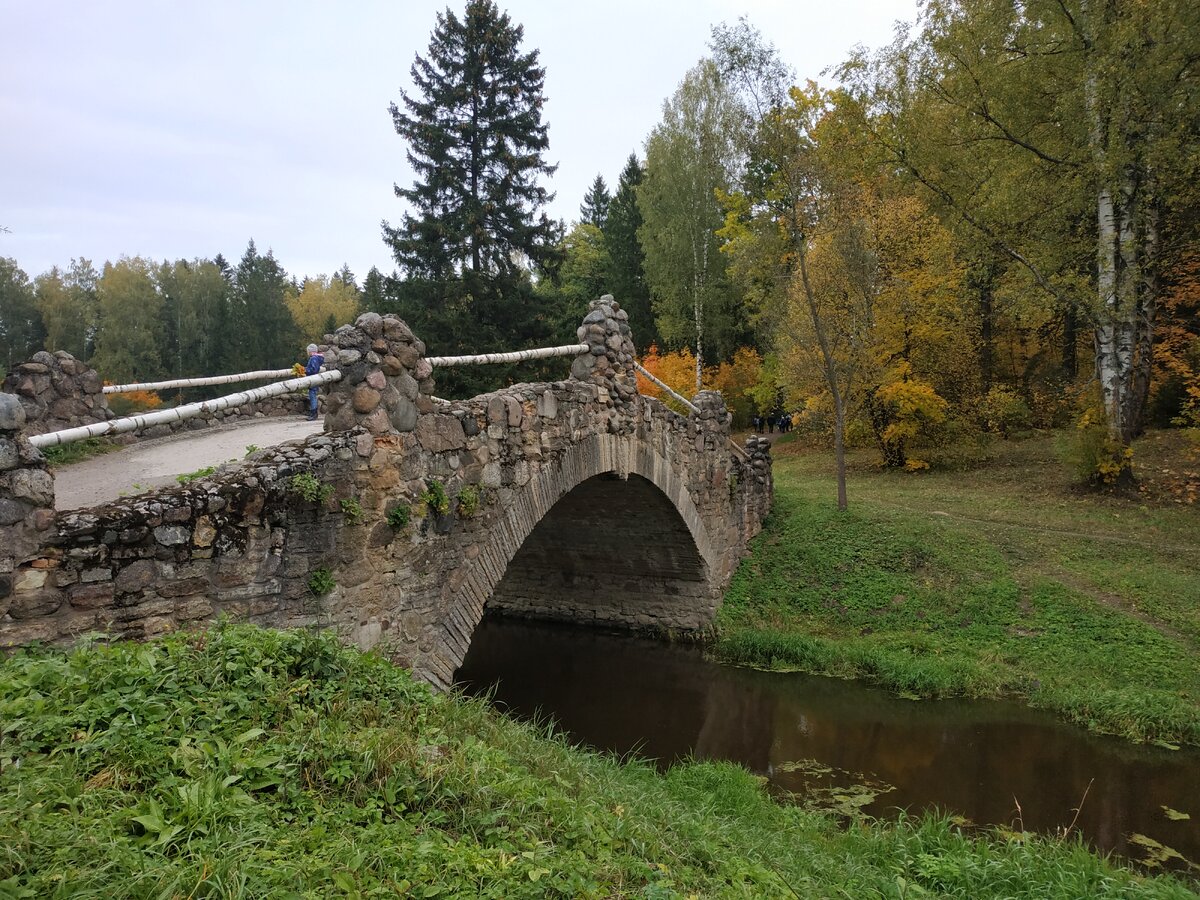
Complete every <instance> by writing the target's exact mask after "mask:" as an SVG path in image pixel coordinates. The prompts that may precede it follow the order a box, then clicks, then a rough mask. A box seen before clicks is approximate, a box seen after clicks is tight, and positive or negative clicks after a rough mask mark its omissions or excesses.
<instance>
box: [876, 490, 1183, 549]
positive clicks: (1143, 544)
mask: <svg viewBox="0 0 1200 900" xmlns="http://www.w3.org/2000/svg"><path fill="white" fill-rule="evenodd" d="M872 502H873V503H874V504H875V505H877V506H886V507H889V508H891V509H902V510H904V511H905V512H913V513H920V514H921V515H926V516H938V517H940V518H944V519H954V520H956V521H960V522H974V523H976V524H978V525H998V526H1000V527H1002V528H1016V529H1018V530H1020V531H1036V532H1039V533H1041V534H1053V535H1056V536H1058V537H1069V538H1077V539H1079V540H1081V541H1111V542H1112V543H1114V544H1126V545H1128V546H1130V547H1140V548H1142V549H1144V550H1169V551H1171V552H1173V553H1197V552H1200V547H1198V546H1197V545H1192V546H1188V545H1185V544H1164V543H1162V542H1161V541H1140V540H1138V539H1137V538H1130V537H1123V536H1122V535H1118V534H1099V533H1096V532H1087V531H1070V530H1068V529H1065V528H1047V527H1045V526H1042V525H1032V524H1030V523H1029V522H1008V521H1005V520H1004V519H984V518H981V517H979V516H967V515H963V514H962V513H950V512H946V511H945V510H941V509H934V510H928V509H921V508H920V507H916V506H906V505H905V504H903V503H893V502H891V501H888V500H880V499H878V498H875V499H874V500H873V501H872Z"/></svg>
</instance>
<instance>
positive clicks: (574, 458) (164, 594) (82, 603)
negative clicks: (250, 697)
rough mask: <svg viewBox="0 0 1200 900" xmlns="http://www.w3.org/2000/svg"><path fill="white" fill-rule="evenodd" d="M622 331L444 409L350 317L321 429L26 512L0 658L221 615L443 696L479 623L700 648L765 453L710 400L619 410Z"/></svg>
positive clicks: (607, 323) (0, 612)
mask: <svg viewBox="0 0 1200 900" xmlns="http://www.w3.org/2000/svg"><path fill="white" fill-rule="evenodd" d="M621 312H622V311H621V310H620V308H619V306H618V305H617V304H615V303H613V302H611V301H610V300H609V298H602V299H601V300H600V301H597V302H596V303H595V304H594V308H593V309H592V310H589V316H593V314H597V313H598V314H599V315H596V316H594V318H593V321H591V322H587V323H586V324H585V326H584V327H583V328H582V329H581V333H580V342H581V343H582V344H587V345H588V351H587V353H586V354H580V355H579V356H578V357H576V359H575V361H574V363H573V366H572V369H573V374H576V375H578V373H577V372H576V369H578V370H579V372H581V373H582V375H583V377H582V378H581V377H572V378H570V379H568V380H564V381H557V382H550V383H539V384H520V385H514V386H511V387H508V388H505V389H503V390H500V391H496V392H493V393H490V394H484V395H481V396H478V397H473V398H470V399H468V400H460V401H453V402H449V403H439V402H435V401H434V400H433V397H432V391H433V382H432V377H431V364H430V363H429V362H428V360H426V359H425V356H424V351H425V348H424V345H423V344H422V343H421V342H420V341H419V340H417V339H416V338H415V337H414V336H413V335H412V333H411V331H409V330H408V328H407V326H406V325H404V323H403V322H401V321H400V320H398V319H395V318H394V317H390V316H384V317H380V316H374V315H373V314H367V315H365V316H362V317H360V318H359V320H358V321H357V322H356V323H355V324H354V325H353V326H345V327H343V328H342V329H339V330H338V331H337V332H336V333H335V334H334V335H333V336H331V341H330V343H331V344H332V347H331V350H330V353H329V362H330V364H331V365H332V366H334V367H337V368H338V369H339V370H340V371H341V372H342V373H343V376H342V379H341V381H340V382H339V383H338V385H337V387H336V388H334V392H335V393H334V394H331V396H330V398H329V406H328V408H329V414H328V416H327V418H326V429H327V430H326V432H325V433H323V434H321V435H317V436H314V437H312V438H309V439H308V440H307V441H304V442H299V443H295V444H292V445H284V446H282V447H278V448H272V449H270V450H266V451H260V452H258V453H256V454H255V455H253V456H252V457H251V458H250V459H249V460H247V461H245V462H243V463H240V464H237V465H235V466H233V467H232V468H230V469H228V470H227V471H225V472H222V473H219V474H218V475H216V476H213V477H211V478H206V479H201V480H199V481H197V482H194V483H192V484H190V485H186V486H183V487H180V488H175V489H172V490H168V491H162V492H158V493H156V494H152V495H147V496H143V497H137V498H130V499H127V500H122V501H119V502H116V503H112V504H107V505H105V506H103V507H98V508H96V509H91V510H84V511H81V512H75V513H69V514H67V513H61V514H58V515H57V516H51V515H50V513H49V512H48V511H46V510H43V513H44V514H43V518H47V519H49V525H50V527H49V530H48V532H47V533H45V534H42V535H41V536H40V538H39V539H38V540H37V541H34V542H33V543H34V544H35V545H36V546H32V547H31V548H29V549H28V552H26V551H24V550H23V551H22V552H21V554H20V555H18V556H15V557H14V565H13V569H14V571H13V572H12V573H11V574H12V575H13V578H11V579H10V580H9V581H8V582H7V583H5V582H3V581H0V646H4V645H7V646H13V645H18V644H22V643H27V642H29V641H32V640H42V641H48V642H61V643H65V642H69V641H70V640H72V639H73V638H74V637H76V636H78V635H79V634H81V633H86V632H93V631H99V632H104V633H107V634H109V635H111V636H114V637H133V638H141V637H149V636H153V635H155V634H159V633H162V632H163V631H167V630H170V629H173V628H177V627H182V626H186V625H188V624H190V623H193V622H200V621H204V620H208V619H211V618H213V617H215V616H218V615H220V614H222V613H226V614H230V615H233V616H235V617H238V618H246V619H249V620H251V621H255V622H258V623H260V624H264V625H271V626H280V627H294V626H300V625H326V626H328V627H333V628H336V629H337V630H338V631H339V633H341V634H342V635H343V636H344V637H345V638H346V639H347V640H350V641H354V642H355V643H357V644H358V645H359V646H361V647H364V648H369V647H379V648H380V649H381V650H384V651H385V652H388V653H389V654H391V655H392V656H393V657H394V658H396V659H397V660H399V661H401V662H404V663H406V664H408V665H411V666H412V667H413V668H414V669H415V670H416V671H417V672H418V673H419V674H421V675H423V676H424V677H425V678H427V679H428V680H430V681H431V682H433V683H434V684H437V685H442V686H445V685H447V684H449V683H450V681H451V679H452V678H453V674H454V670H455V668H456V667H457V666H458V664H459V663H460V662H461V660H462V658H463V655H464V654H465V652H466V649H467V646H468V644H469V643H470V638H471V634H472V632H473V630H474V627H475V625H476V623H477V622H478V621H479V619H480V617H481V616H482V615H483V613H484V610H485V607H487V608H491V609H493V610H497V611H499V612H503V613H507V614H512V615H527V616H535V617H542V618H561V619H570V620H575V621H591V622H604V623H609V624H619V625H624V626H629V627H635V628H647V629H652V630H669V631H679V630H682V631H702V630H704V629H705V628H706V627H707V626H708V625H709V624H710V623H711V621H712V618H713V616H714V615H715V612H716V609H717V606H718V604H719V602H720V598H721V595H722V593H723V591H724V588H725V586H726V585H727V584H728V581H729V578H730V577H731V575H732V573H733V570H734V568H735V566H736V564H737V562H738V560H739V558H740V557H741V555H742V554H743V553H744V552H745V549H746V546H747V542H748V540H749V539H750V537H752V536H753V535H754V534H755V533H757V531H758V530H759V528H760V525H761V521H762V518H763V516H765V514H766V512H767V510H768V509H769V506H770V492H771V476H770V457H769V449H768V448H767V446H766V444H765V442H762V443H761V444H760V443H759V442H757V441H752V442H751V443H750V444H749V445H748V446H747V448H746V449H745V450H740V449H736V448H733V447H732V445H731V444H730V441H729V422H730V416H729V414H728V412H727V410H726V408H725V405H724V401H723V399H722V398H721V396H720V394H717V393H714V392H703V393H701V394H699V395H698V396H697V397H696V398H695V400H694V404H693V405H694V407H695V410H694V411H693V412H692V413H691V414H690V415H688V416H683V415H679V414H677V413H675V412H673V411H672V410H670V409H669V408H668V407H666V406H665V405H664V404H663V403H661V402H660V401H658V400H656V399H652V398H648V397H643V396H640V395H638V394H637V393H636V384H635V382H634V376H633V366H632V359H633V357H632V341H631V340H630V333H629V330H628V323H627V320H626V319H624V318H622V317H621V316H620V315H619V314H620V313H621ZM601 319H602V320H603V321H601ZM590 326H596V328H594V329H593V328H590ZM601 330H602V332H603V333H602V334H601ZM601 338H602V340H601ZM610 340H611V343H610ZM600 348H603V349H600ZM559 349H568V350H569V351H570V352H575V349H574V348H559ZM595 350H599V352H594V351H595ZM585 357H586V358H587V361H586V362H581V360H583V359H584V358H585ZM601 361H603V362H601ZM364 389H369V391H370V393H368V392H367V390H364ZM414 395H415V396H414ZM29 449H30V450H32V448H29ZM33 452H34V453H36V451H33ZM38 455H39V456H40V454H38ZM31 459H32V457H31ZM33 462H34V463H36V460H34V461H33ZM34 467H35V468H36V465H35V466H34ZM297 476H303V477H299V478H298V477H297ZM30 573H32V574H30ZM38 573H42V574H38ZM18 583H19V584H21V585H22V586H23V588H22V590H21V591H20V592H17V591H15V590H14V589H13V588H14V585H15V584H18Z"/></svg>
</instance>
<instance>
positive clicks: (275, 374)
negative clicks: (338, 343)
mask: <svg viewBox="0 0 1200 900" xmlns="http://www.w3.org/2000/svg"><path fill="white" fill-rule="evenodd" d="M291 374H292V370H291V369H263V370H261V371H258V372H239V373H237V374H235V375H207V376H204V377H202V378H176V379H175V380H173V381H147V382H143V383H141V384H106V385H105V386H104V393H106V394H128V393H130V392H131V391H162V390H168V389H170V388H185V387H200V386H202V385H206V384H235V383H236V382H239V381H265V380H266V379H268V378H286V377H288V376H289V375H291Z"/></svg>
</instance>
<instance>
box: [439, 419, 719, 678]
mask: <svg viewBox="0 0 1200 900" xmlns="http://www.w3.org/2000/svg"><path fill="white" fill-rule="evenodd" d="M580 513H586V515H587V518H586V520H585V521H583V522H582V523H580V522H578V520H576V516H577V515H578V514H580ZM637 513H640V514H641V515H642V516H643V517H645V519H644V521H643V523H642V525H643V527H642V528H640V529H638V531H639V532H640V533H639V534H636V535H635V534H630V533H628V532H626V533H625V535H624V540H622V539H621V538H615V539H614V537H613V536H612V530H613V529H620V528H621V527H622V525H623V524H627V521H628V516H629V515H631V514H637ZM573 520H575V521H576V525H577V527H576V528H575V530H574V534H573V541H572V543H571V544H561V543H558V542H557V541H556V537H557V534H556V529H559V528H561V527H562V526H563V525H564V524H568V523H571V522H572V521H573ZM578 526H581V527H578ZM606 531H607V532H608V533H605V532H606ZM488 535H489V536H488V539H487V540H486V541H485V542H483V543H482V544H481V545H480V547H479V552H478V554H477V555H476V556H475V558H474V559H464V561H463V563H462V565H461V566H460V567H459V569H458V570H457V571H456V572H455V573H454V574H453V575H452V577H451V578H449V579H448V580H447V582H446V584H445V585H444V587H443V600H444V602H445V604H446V606H445V609H446V614H445V616H444V619H443V621H444V629H443V636H442V639H441V641H440V646H439V647H438V648H437V651H436V652H435V653H433V654H431V656H432V657H433V660H434V661H435V662H434V663H433V665H431V666H429V667H428V669H427V671H426V675H427V677H429V678H430V680H431V681H433V682H434V683H435V684H438V685H439V686H446V685H449V684H450V683H451V681H452V680H453V677H454V672H455V671H456V670H457V668H458V667H459V665H461V663H462V661H463V658H464V657H465V656H466V653H467V648H468V647H469V646H470V643H471V636H472V634H473V633H474V631H475V627H476V626H477V625H478V624H479V621H480V620H481V619H482V617H483V614H484V610H485V608H487V607H488V605H489V603H491V604H492V606H493V607H498V608H501V609H505V610H506V611H510V612H516V613H518V614H524V615H534V616H539V617H548V618H570V619H572V620H577V621H578V620H580V619H585V620H590V621H601V622H610V623H612V624H621V625H626V626H634V627H636V626H641V627H648V628H655V627H657V628H663V629H671V628H678V629H687V630H697V629H700V628H703V627H706V626H707V625H709V624H711V622H712V618H713V616H714V615H715V613H716V603H717V599H718V598H719V596H720V591H719V586H718V584H717V583H716V582H717V579H719V577H720V573H721V572H722V571H723V565H722V562H723V561H722V559H721V554H720V553H719V552H718V549H717V547H716V546H715V545H714V543H713V541H712V540H711V538H710V535H709V532H708V529H707V527H706V526H705V523H704V521H703V518H702V517H701V514H700V510H699V509H698V507H697V504H696V502H695V501H694V499H693V497H692V495H691V493H690V492H689V490H688V487H687V485H686V484H685V483H684V481H683V479H682V478H681V477H680V474H679V470H678V467H677V466H672V465H671V464H670V463H669V462H668V461H667V460H666V459H665V458H664V457H663V455H662V454H661V453H659V452H658V451H657V450H656V449H655V448H654V447H653V446H651V445H650V444H649V443H647V442H646V441H644V440H640V439H639V438H637V437H636V436H635V435H633V434H627V435H614V434H592V435H590V436H587V437H585V438H583V439H581V440H580V441H579V442H578V443H576V444H574V445H573V446H571V447H570V448H568V449H567V450H566V451H565V452H564V453H562V454H561V455H560V456H559V457H558V458H557V459H556V460H555V463H554V464H553V465H551V466H545V467H543V469H542V471H541V472H540V473H539V475H538V476H536V477H534V478H532V479H531V480H530V482H529V483H528V484H527V485H526V486H525V489H524V490H523V491H522V492H521V493H520V494H519V495H518V496H517V497H516V498H515V499H514V501H513V502H512V503H511V504H510V505H509V506H508V507H507V509H505V510H504V511H503V512H502V514H501V515H500V516H499V517H498V518H497V519H496V520H495V522H494V523H492V524H491V526H490V527H489V529H488ZM635 538H636V539H637V540H638V541H639V543H634V540H635ZM647 538H653V539H654V540H655V543H651V544H648V543H647V542H646V539H647ZM580 540H582V541H585V542H586V541H592V542H593V543H592V545H591V546H592V547H593V548H594V549H599V550H600V551H601V552H600V554H599V557H597V556H595V555H593V556H592V558H590V559H589V558H588V557H589V554H588V552H587V549H586V547H587V545H586V544H583V545H581V544H580V543H579V541H580ZM596 542H600V544H601V545H602V546H598V545H597V543H596ZM622 549H624V550H626V551H628V552H629V554H630V555H629V556H627V557H626V558H625V560H624V562H625V563H626V565H627V567H628V568H630V569H633V568H637V569H640V570H641V575H642V576H644V577H645V578H646V579H649V578H652V577H653V575H654V573H653V572H651V571H650V569H651V567H653V566H655V565H656V564H658V565H660V566H661V567H662V568H661V570H660V572H659V574H658V578H657V582H656V584H655V585H654V587H653V590H652V591H651V594H652V596H651V597H650V598H649V599H648V600H645V599H644V600H643V602H641V603H638V602H637V601H634V602H632V603H621V602H614V601H616V600H617V598H616V595H615V593H614V592H613V591H612V590H606V585H605V584H604V583H602V582H601V581H600V580H599V579H598V576H601V575H602V574H609V573H597V572H595V571H591V570H590V569H591V567H592V566H594V565H595V564H597V563H600V562H601V561H603V564H605V565H607V566H616V565H621V563H622V559H621V558H620V557H619V556H617V555H616V554H617V552H618V551H620V550H622ZM556 550H557V551H560V552H563V553H566V554H569V555H571V556H572V557H573V559H571V560H569V561H568V565H567V566H556V567H551V566H549V565H546V564H545V563H546V562H547V561H548V560H547V555H548V554H550V553H553V552H555V551H556ZM523 567H528V568H523ZM585 567H586V568H587V569H588V570H587V571H581V570H584V569H585ZM610 571H611V570H610ZM573 578H575V579H581V580H578V581H576V583H575V585H574V587H576V588H577V589H579V590H582V591H583V593H584V596H583V597H582V598H581V599H580V602H579V603H578V604H576V605H575V606H572V607H564V606H561V605H556V604H553V603H551V602H549V601H550V597H549V596H548V595H549V592H551V591H553V590H555V589H559V588H570V587H572V585H571V580H572V579H573ZM614 582H615V579H614V580H610V581H609V582H608V583H607V587H609V588H619V586H618V585H616V584H615V583H614ZM645 587H647V588H649V587H650V585H648V584H647V585H645ZM644 593H645V592H644ZM568 609H570V610H571V612H570V613H568ZM589 613H590V615H589Z"/></svg>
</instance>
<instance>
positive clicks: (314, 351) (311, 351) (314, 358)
mask: <svg viewBox="0 0 1200 900" xmlns="http://www.w3.org/2000/svg"><path fill="white" fill-rule="evenodd" d="M323 365H325V357H324V356H322V355H321V348H320V347H318V346H317V345H316V344H309V345H308V362H307V363H306V364H305V366H304V374H305V375H316V374H317V373H318V372H320V371H321V366H323ZM316 418H317V387H316V385H313V386H312V387H310V388H309V389H308V421H310V422H314V421H316Z"/></svg>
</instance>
